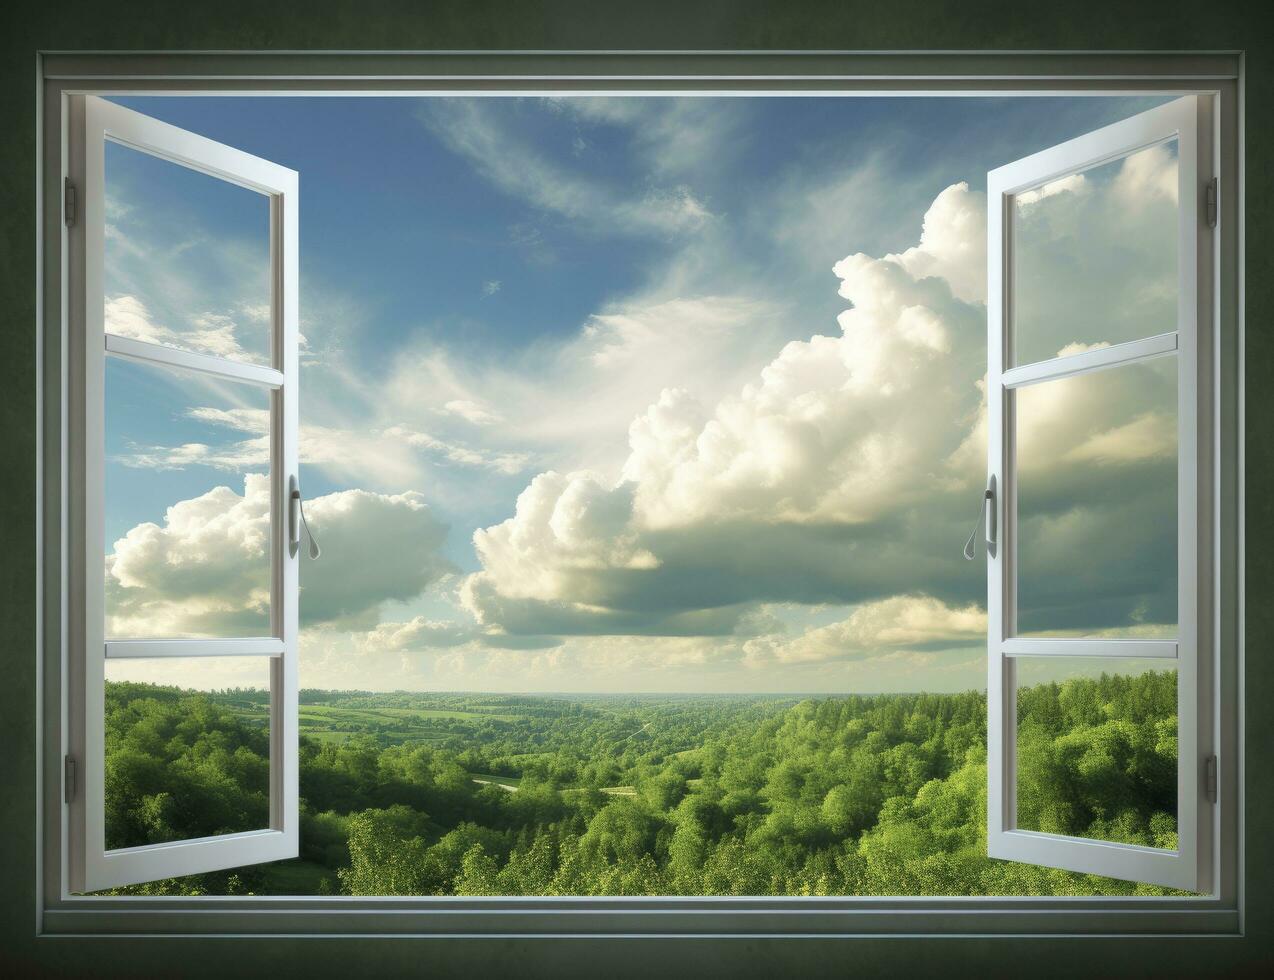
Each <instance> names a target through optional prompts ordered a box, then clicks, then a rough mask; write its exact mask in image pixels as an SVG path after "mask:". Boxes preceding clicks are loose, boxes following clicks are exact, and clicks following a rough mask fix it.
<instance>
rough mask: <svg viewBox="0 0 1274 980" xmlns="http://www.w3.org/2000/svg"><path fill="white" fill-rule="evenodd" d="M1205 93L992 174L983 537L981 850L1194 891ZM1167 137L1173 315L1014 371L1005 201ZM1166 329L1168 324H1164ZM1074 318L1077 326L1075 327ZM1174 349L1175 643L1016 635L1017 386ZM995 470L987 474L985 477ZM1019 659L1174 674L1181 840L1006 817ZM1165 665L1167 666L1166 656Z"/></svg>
mask: <svg viewBox="0 0 1274 980" xmlns="http://www.w3.org/2000/svg"><path fill="white" fill-rule="evenodd" d="M1212 101H1213V100H1212V97H1210V96H1183V97H1182V98H1180V99H1178V100H1176V101H1174V102H1169V103H1167V104H1165V105H1161V106H1158V107H1157V108H1154V109H1151V110H1149V111H1148V112H1143V113H1140V114H1139V115H1136V116H1133V117H1132V118H1129V119H1124V120H1122V121H1120V122H1116V123H1113V124H1112V125H1109V126H1105V127H1103V128H1101V129H1098V130H1094V131H1093V132H1090V133H1086V134H1084V135H1082V136H1079V137H1076V138H1075V139H1072V140H1068V141H1067V142H1065V143H1061V144H1058V145H1057V146H1052V147H1049V148H1047V149H1045V150H1041V151H1040V152H1038V153H1035V154H1033V155H1031V156H1028V157H1025V158H1023V159H1021V160H1017V161H1015V162H1013V163H1010V164H1007V165H1005V166H1003V167H1000V168H998V169H996V170H993V171H991V172H990V173H989V174H988V175H987V391H988V398H987V419H988V421H987V429H988V431H987V454H988V486H989V487H996V488H998V492H997V493H995V495H994V498H993V499H994V503H993V504H992V506H994V507H995V508H996V510H997V512H998V518H997V519H996V520H995V522H994V524H995V525H998V527H1000V528H1002V529H1003V534H1002V535H1000V536H999V540H998V541H997V542H995V544H994V545H993V544H992V538H993V537H994V535H990V534H989V535H988V548H987V647H988V675H987V715H988V725H987V774H988V793H987V849H988V852H989V853H990V854H991V856H992V857H999V858H1005V859H1008V860H1012V861H1025V862H1028V863H1031V864H1042V865H1047V866H1050V867H1055V868H1066V869H1069V870H1074V871H1083V872H1087V873H1089V874H1104V875H1110V876H1111V877H1115V878H1124V879H1128V880H1130V881H1143V882H1148V883H1151V884H1157V885H1165V886H1167V887H1170V888H1180V889H1185V890H1190V891H1193V890H1195V889H1197V888H1199V887H1200V885H1201V884H1202V885H1203V886H1204V887H1205V888H1206V887H1207V885H1208V883H1209V882H1210V869H1211V863H1212V848H1211V847H1210V846H1209V844H1210V841H1211V834H1212V825H1213V811H1214V809H1215V807H1216V803H1215V802H1214V801H1213V800H1211V799H1209V792H1210V791H1209V789H1208V786H1207V781H1208V778H1207V777H1208V773H1209V771H1210V765H1212V764H1215V763H1216V762H1218V761H1220V760H1219V759H1217V758H1216V754H1215V746H1214V744H1213V738H1212V727H1211V722H1212V714H1213V705H1212V700H1213V699H1212V697H1211V691H1212V661H1211V658H1210V653H1211V650H1212V633H1213V630H1212V616H1211V610H1212V604H1211V601H1210V599H1211V579H1212V575H1211V571H1210V560H1211V555H1212V537H1213V528H1212V525H1211V523H1210V521H1209V520H1208V515H1209V512H1210V509H1211V507H1212V500H1213V493H1212V481H1213V477H1214V471H1213V467H1211V466H1209V465H1208V461H1209V460H1210V459H1211V457H1212V440H1211V438H1210V427H1209V424H1208V422H1209V418H1210V415H1211V412H1210V405H1211V391H1212V374H1211V372H1212V357H1211V356H1210V350H1211V338H1212V335H1213V329H1212V309H1213V298H1212V278H1213V277H1212V263H1213V252H1214V249H1213V247H1212V240H1213V238H1214V237H1215V235H1216V229H1215V228H1213V227H1211V226H1210V224H1209V221H1208V216H1207V213H1206V208H1205V198H1206V193H1205V188H1206V187H1207V186H1208V185H1209V184H1210V182H1211V180H1212V177H1213V175H1214V162H1213V161H1214V150H1213V139H1212V135H1213V134H1212V125H1211V120H1212V115H1213V109H1212ZM1173 139H1175V140H1176V141H1177V152H1178V156H1177V229H1178V233H1177V270H1176V279H1177V322H1176V323H1175V324H1166V323H1165V324H1163V325H1162V329H1163V331H1164V332H1162V333H1158V334H1155V335H1153V336H1149V337H1144V338H1139V339H1137V340H1132V341H1128V342H1125V343H1119V344H1114V345H1112V346H1109V347H1105V348H1100V349H1097V350H1092V351H1088V352H1086V353H1082V354H1076V355H1071V356H1068V357H1055V358H1053V359H1051V360H1045V361H1038V362H1035V363H1030V364H1024V365H1021V366H1014V357H1013V350H1012V347H1013V343H1012V341H1013V329H1012V316H1013V274H1012V267H1013V263H1012V255H1013V216H1014V214H1015V211H1016V196H1017V195H1018V194H1020V193H1022V192H1025V191H1028V190H1032V189H1035V188H1038V187H1040V186H1042V185H1044V184H1047V183H1049V182H1050V181H1054V180H1057V179H1059V178H1061V177H1065V176H1068V175H1070V174H1076V173H1082V172H1084V171H1085V170H1088V169H1090V168H1092V167H1096V166H1100V165H1102V164H1105V163H1110V162H1111V161H1116V160H1120V159H1122V158H1124V157H1126V156H1128V155H1129V154H1131V153H1134V152H1136V151H1138V150H1142V149H1146V148H1148V147H1151V146H1156V145H1161V144H1164V143H1167V142H1169V141H1170V140H1173ZM1169 327H1172V328H1174V329H1168V328H1169ZM1081 329H1082V328H1081ZM1165 356H1171V357H1172V358H1173V360H1174V361H1175V363H1176V365H1177V405H1176V409H1177V488H1178V489H1177V549H1176V552H1177V622H1178V629H1177V638H1176V639H1172V640H1130V639H1096V638H1094V639H1051V638H1050V639H1039V638H1029V637H1019V636H1018V635H1017V629H1016V605H1017V568H1018V561H1017V553H1018V535H1017V533H1016V530H1017V517H1018V514H1017V510H1018V508H1017V479H1016V446H1015V440H1014V430H1015V412H1014V404H1015V393H1016V392H1017V391H1019V390H1021V389H1022V388H1024V387H1027V386H1030V385H1038V384H1048V383H1050V382H1056V381H1058V380H1060V379H1064V378H1071V377H1075V376H1077V375H1079V374H1086V373H1090V372H1100V371H1103V370H1105V369H1107V368H1115V367H1119V366H1121V365H1129V364H1138V363H1145V362H1146V361H1149V360H1151V359H1153V358H1158V357H1165ZM992 481H994V482H992ZM1018 657H1033V658H1034V657H1095V658H1114V659H1122V658H1146V659H1149V660H1159V661H1168V660H1170V661H1172V663H1173V665H1175V667H1176V670H1177V692H1178V695H1177V719H1178V726H1177V830H1178V846H1177V849H1176V850H1166V849H1158V848H1152V847H1140V846H1136V845H1132V844H1119V843H1113V842H1109V841H1097V840H1088V839H1083V838H1078V837H1065V836H1061V835H1057V834H1047V833H1042V832H1037V831H1030V830H1021V829H1018V828H1017V826H1016V795H1017V794H1016V789H1017V778H1016V776H1017V754H1016V751H1015V746H1016V741H1017V739H1016V735H1017V697H1016V690H1017V684H1016V663H1017V658H1018ZM1165 666H1166V664H1165Z"/></svg>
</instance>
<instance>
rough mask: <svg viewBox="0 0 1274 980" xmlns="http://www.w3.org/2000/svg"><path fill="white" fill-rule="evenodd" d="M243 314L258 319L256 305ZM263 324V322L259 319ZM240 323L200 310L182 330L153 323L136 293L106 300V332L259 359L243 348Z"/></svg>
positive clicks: (219, 354) (238, 358)
mask: <svg viewBox="0 0 1274 980" xmlns="http://www.w3.org/2000/svg"><path fill="white" fill-rule="evenodd" d="M240 313H241V315H244V316H247V317H249V318H251V319H254V320H255V319H257V317H258V316H259V314H260V310H259V309H258V308H257V307H245V308H243V309H242V310H241V311H240ZM258 322H259V323H260V321H258ZM269 322H270V320H269V308H268V307H267V308H266V310H265V320H264V324H265V328H266V329H268V326H269ZM238 330H239V324H238V322H237V321H236V320H235V319H234V318H233V317H230V316H227V315H225V314H222V313H209V312H204V313H199V314H196V315H194V316H192V317H190V319H189V323H188V324H187V325H186V326H185V327H184V328H183V329H181V330H173V329H171V328H169V327H166V326H164V325H162V324H159V323H156V322H154V319H153V318H152V317H151V314H150V311H149V310H147V308H146V305H145V304H144V303H143V302H142V301H141V300H140V299H138V298H137V297H136V296H114V297H111V298H108V299H107V300H106V332H107V333H110V334H115V335H116V336H119V337H127V338H129V339H130V340H140V341H144V342H145V343H148V344H160V345H162V346H164V347H180V348H183V349H185V350H190V351H194V352H195V353H197V354H209V355H211V356H213V357H227V358H230V359H232V360H236V361H245V360H246V361H255V360H259V358H257V357H255V356H254V355H252V354H250V353H248V352H246V351H244V349H243V347H242V346H241V345H240V343H239V340H238V334H237V332H238Z"/></svg>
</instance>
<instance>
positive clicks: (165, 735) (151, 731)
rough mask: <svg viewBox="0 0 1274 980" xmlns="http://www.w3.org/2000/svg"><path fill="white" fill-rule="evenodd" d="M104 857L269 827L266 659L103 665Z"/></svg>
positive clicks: (165, 660)
mask: <svg viewBox="0 0 1274 980" xmlns="http://www.w3.org/2000/svg"><path fill="white" fill-rule="evenodd" d="M105 707H106V711H105V718H106V847H107V850H114V849H116V848H121V847H139V846H141V845H144V844H162V843H164V842H165V841H175V840H191V839H193V838H197V837H212V836H215V835H219V834H236V833H241V832H243V831H249V830H265V829H266V828H268V827H269V825H270V660H269V658H268V657H201V658H186V657H181V658H176V657H157V658H154V659H148V660H108V661H106V705H105Z"/></svg>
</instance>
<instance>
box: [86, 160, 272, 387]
mask: <svg viewBox="0 0 1274 980" xmlns="http://www.w3.org/2000/svg"><path fill="white" fill-rule="evenodd" d="M103 285H104V291H105V296H106V311H105V312H106V332H107V333H111V334H117V335H119V336H122V337H130V338H132V339H134V340H144V341H148V342H150V343H153V344H163V345H164V346H167V347H180V348H183V349H185V350H190V351H195V352H196V353H199V354H210V355H213V356H216V357H228V358H233V359H234V360H239V361H250V362H252V363H255V364H269V363H270V201H269V198H267V197H266V196H265V195H263V194H258V193H257V192H255V191H250V190H247V189H246V188H243V187H239V186H238V185H236V184H231V183H228V182H227V181H224V180H220V179H218V178H216V177H209V176H208V175H206V174H202V173H199V172H198V171H195V170H191V169H189V168H187V167H183V166H180V165H178V164H175V163H170V162H168V161H167V160H162V159H160V158H159V157H155V156H151V155H150V154H149V153H143V152H142V151H140V150H135V149H133V148H132V147H128V146H121V145H120V144H118V143H113V142H111V141H109V140H108V141H107V143H106V256H105V281H104V283H103Z"/></svg>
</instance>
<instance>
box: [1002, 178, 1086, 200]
mask: <svg viewBox="0 0 1274 980" xmlns="http://www.w3.org/2000/svg"><path fill="white" fill-rule="evenodd" d="M1088 189H1089V188H1088V181H1087V180H1085V178H1084V175H1083V174H1067V175H1066V176H1065V177H1059V178H1058V179H1057V180H1050V181H1049V182H1048V183H1047V184H1041V185H1040V186H1039V187H1036V188H1034V189H1032V190H1029V191H1022V193H1020V194H1017V195H1014V200H1016V201H1017V203H1018V206H1019V207H1029V206H1030V205H1032V204H1038V203H1039V202H1040V201H1043V200H1044V199H1045V198H1049V197H1052V196H1053V195H1055V194H1083V193H1084V192H1085V191H1087V190H1088Z"/></svg>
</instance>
